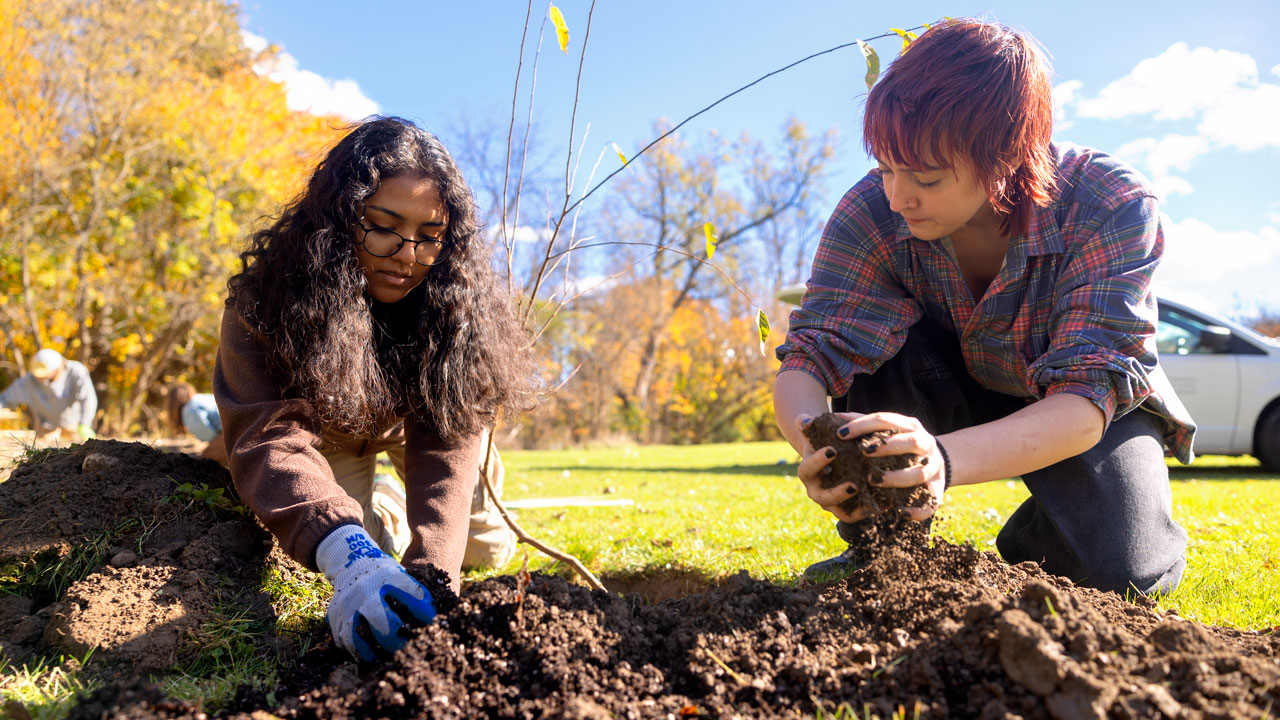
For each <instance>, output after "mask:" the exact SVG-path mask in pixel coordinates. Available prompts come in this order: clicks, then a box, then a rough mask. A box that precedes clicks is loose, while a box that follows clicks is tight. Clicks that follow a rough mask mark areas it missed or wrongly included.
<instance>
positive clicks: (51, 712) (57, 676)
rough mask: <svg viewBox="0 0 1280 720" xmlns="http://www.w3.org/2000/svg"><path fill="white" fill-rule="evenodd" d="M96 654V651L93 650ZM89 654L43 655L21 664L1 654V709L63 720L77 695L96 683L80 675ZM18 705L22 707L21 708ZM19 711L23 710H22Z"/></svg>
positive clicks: (15, 714) (42, 719)
mask: <svg viewBox="0 0 1280 720" xmlns="http://www.w3.org/2000/svg"><path fill="white" fill-rule="evenodd" d="M90 654H92V653H90ZM88 658H89V656H85V657H84V658H80V659H75V658H69V657H66V656H62V657H59V658H58V659H56V660H54V659H50V658H40V659H36V660H31V661H28V662H26V663H24V664H22V665H19V666H17V667H13V666H12V665H10V664H9V662H8V661H7V660H5V659H3V658H0V712H2V713H3V715H2V716H4V717H8V716H13V717H24V716H26V715H29V716H30V717H31V718H32V720H59V719H60V718H63V717H66V715H67V713H68V712H70V710H71V708H72V706H73V705H74V703H73V700H74V698H75V697H76V696H78V695H80V694H83V693H87V692H90V691H92V690H93V689H94V688H95V687H96V685H95V684H91V683H86V682H85V681H84V680H82V679H81V678H80V668H81V667H83V666H84V663H86V662H88ZM18 708H21V710H20V711H19V710H18ZM19 712H21V713H23V714H21V715H20V714H19Z"/></svg>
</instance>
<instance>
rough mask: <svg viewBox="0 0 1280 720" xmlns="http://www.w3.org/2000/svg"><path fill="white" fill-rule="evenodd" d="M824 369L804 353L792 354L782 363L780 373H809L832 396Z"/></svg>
mask: <svg viewBox="0 0 1280 720" xmlns="http://www.w3.org/2000/svg"><path fill="white" fill-rule="evenodd" d="M823 369H824V368H823V367H822V366H821V365H819V364H818V363H816V362H814V361H813V359H812V358H810V357H809V356H808V355H805V354H803V353H791V354H790V355H788V356H787V359H786V360H783V361H782V366H781V367H779V368H778V372H779V373H782V372H786V371H787V370H799V371H801V372H804V373H808V374H809V375H811V376H812V377H813V379H814V380H817V381H818V384H819V385H821V386H822V387H823V388H825V389H826V391H827V394H829V395H831V394H832V391H831V383H829V382H828V381H827V378H828V374H827V373H825V372H823ZM841 395H844V393H840V394H839V395H835V397H839V396H841Z"/></svg>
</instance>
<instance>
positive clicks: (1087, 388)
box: [1044, 381, 1116, 433]
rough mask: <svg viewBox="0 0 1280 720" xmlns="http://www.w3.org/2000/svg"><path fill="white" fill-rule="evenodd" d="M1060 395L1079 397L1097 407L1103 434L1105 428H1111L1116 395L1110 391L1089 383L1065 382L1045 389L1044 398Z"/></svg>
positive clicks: (1114, 412)
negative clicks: (1067, 394)
mask: <svg viewBox="0 0 1280 720" xmlns="http://www.w3.org/2000/svg"><path fill="white" fill-rule="evenodd" d="M1060 393H1069V394H1071V395H1079V396H1080V397H1082V398H1085V399H1087V400H1089V401H1090V402H1092V403H1093V404H1094V405H1097V406H1098V409H1099V410H1101V411H1102V416H1103V422H1102V431H1103V432H1104V433H1105V432H1106V431H1107V428H1109V427H1111V419H1112V418H1113V417H1115V414H1116V394H1115V393H1114V392H1112V391H1111V390H1110V389H1108V388H1104V387H1101V386H1098V385H1093V384H1091V383H1084V382H1074V381H1067V382H1060V383H1054V384H1053V385H1050V386H1049V387H1047V388H1045V391H1044V396H1045V397H1049V396H1050V395H1058V394H1060Z"/></svg>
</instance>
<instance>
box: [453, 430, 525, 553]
mask: <svg viewBox="0 0 1280 720" xmlns="http://www.w3.org/2000/svg"><path fill="white" fill-rule="evenodd" d="M480 446H481V448H484V449H483V450H482V451H481V456H480V477H478V478H477V481H476V490H475V494H474V495H473V496H472V498H471V522H470V526H469V528H468V529H467V549H466V552H465V553H464V554H463V556H462V568H463V569H464V570H481V569H488V568H496V567H501V566H502V565H504V564H506V562H507V561H508V560H510V559H511V556H512V555H514V554H515V551H516V543H517V542H518V540H517V538H516V534H515V532H514V531H512V529H511V528H510V527H509V526H508V525H507V521H506V520H504V519H503V518H502V513H500V512H498V506H497V503H495V502H493V499H492V498H490V497H489V494H488V492H486V491H485V482H484V478H485V474H486V471H487V473H488V477H489V482H490V484H491V485H493V491H494V493H496V494H497V496H498V497H499V498H501V497H502V489H503V485H504V482H505V480H506V468H505V466H504V465H503V463H502V456H501V455H499V454H498V448H496V447H494V448H492V455H490V456H489V457H488V463H487V467H486V462H485V461H486V457H485V455H486V454H487V453H488V450H489V443H488V438H487V437H486V438H485V439H484V440H482V441H481V443H480Z"/></svg>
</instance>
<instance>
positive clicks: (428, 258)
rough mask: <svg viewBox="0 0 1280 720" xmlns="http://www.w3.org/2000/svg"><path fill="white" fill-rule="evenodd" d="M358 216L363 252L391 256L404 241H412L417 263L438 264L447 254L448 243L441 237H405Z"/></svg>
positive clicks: (398, 249) (398, 250)
mask: <svg viewBox="0 0 1280 720" xmlns="http://www.w3.org/2000/svg"><path fill="white" fill-rule="evenodd" d="M365 222H366V221H365V219H364V216H363V215H362V216H361V217H360V229H361V230H363V231H364V242H363V243H362V244H363V245H364V249H365V252H367V253H369V254H370V255H374V256H376V257H391V256H392V255H395V254H396V253H398V252H400V248H402V247H404V244H405V243H413V259H414V261H415V262H417V263H418V264H419V265H426V266H428V267H430V266H432V265H439V264H440V263H442V262H444V259H445V256H446V255H448V254H449V243H448V242H446V241H445V240H444V239H442V238H433V237H425V238H422V239H421V240H413V239H411V238H407V237H405V236H403V235H401V234H400V233H398V232H396V231H395V230H392V229H391V228H384V227H378V226H377V225H366V224H365Z"/></svg>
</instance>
